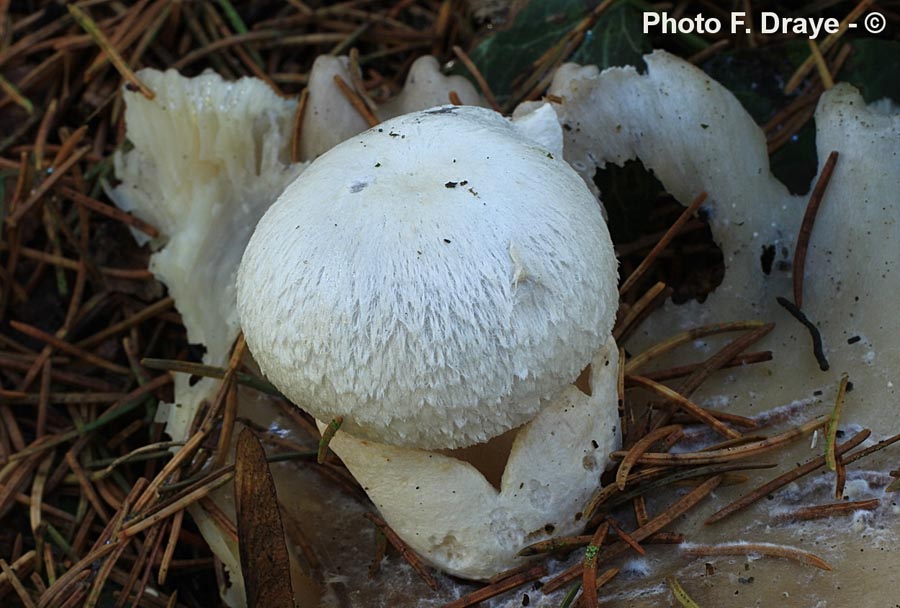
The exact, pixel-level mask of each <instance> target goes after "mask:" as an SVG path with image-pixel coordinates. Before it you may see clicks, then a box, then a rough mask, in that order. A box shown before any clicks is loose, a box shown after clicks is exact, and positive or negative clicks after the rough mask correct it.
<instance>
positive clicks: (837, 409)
mask: <svg viewBox="0 0 900 608" xmlns="http://www.w3.org/2000/svg"><path fill="white" fill-rule="evenodd" d="M849 381H850V377H849V376H848V375H847V374H843V375H842V376H841V383H840V384H839V385H838V391H837V397H835V399H834V408H833V409H832V410H831V415H830V416H829V417H828V424H826V425H825V463H826V464H827V465H828V470H829V471H836V470H837V466H838V465H837V456H836V455H835V453H834V448H835V445H836V440H837V430H838V420H839V419H840V417H841V410H842V409H843V407H844V396H845V395H846V394H847V385H848V384H849Z"/></svg>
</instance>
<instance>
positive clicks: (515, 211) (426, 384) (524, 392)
mask: <svg viewBox="0 0 900 608" xmlns="http://www.w3.org/2000/svg"><path fill="white" fill-rule="evenodd" d="M546 120H547V121H549V122H548V124H551V125H555V128H556V130H557V131H559V130H560V127H559V125H558V123H557V122H556V119H555V115H554V114H553V112H552V110H548V111H547V112H546ZM534 130H535V129H534V125H533V121H529V128H528V132H531V131H534ZM616 304H617V293H616V260H615V255H614V253H613V249H612V243H611V241H610V238H609V234H608V232H607V229H606V224H605V222H604V220H603V217H602V214H601V211H600V207H599V205H598V203H597V201H596V199H595V198H594V196H593V195H591V193H590V192H589V191H588V189H587V187H586V186H585V184H584V182H583V181H582V180H581V179H580V178H579V177H578V175H577V174H576V173H575V171H573V170H572V169H571V168H570V167H569V166H568V165H567V164H566V163H565V162H564V161H563V160H562V159H561V155H560V154H559V150H553V151H551V150H548V149H547V148H545V147H543V146H541V145H539V144H537V143H536V142H535V141H534V140H532V139H529V138H527V137H526V136H524V135H523V134H522V132H521V131H520V130H519V129H518V128H517V127H516V125H515V124H514V123H511V122H510V121H508V120H507V119H505V118H503V117H502V116H500V115H499V114H497V113H495V112H492V111H490V110H485V109H482V108H475V107H456V106H442V107H438V108H433V109H431V110H426V111H423V112H416V113H412V114H408V115H405V116H401V117H399V118H396V119H393V120H390V121H388V122H385V123H382V124H381V125H380V126H378V127H375V128H372V129H370V130H368V131H366V132H365V133H362V134H360V135H358V136H356V137H352V138H351V139H349V140H347V141H346V142H344V143H342V144H340V145H338V146H337V147H335V148H333V149H332V150H330V151H329V152H327V153H326V154H324V155H323V156H321V157H320V158H319V159H317V160H316V161H315V162H314V163H313V164H312V165H310V166H309V168H307V169H306V171H304V172H303V174H302V175H301V176H300V177H299V178H298V179H297V180H296V181H294V182H293V183H292V184H291V185H290V186H288V188H287V189H286V190H285V192H284V193H283V194H282V196H281V197H280V198H279V199H278V201H277V202H276V203H275V204H274V205H273V206H272V207H271V208H270V209H269V210H268V211H267V213H266V214H265V216H264V217H263V219H262V220H261V221H260V223H259V224H258V225H257V227H256V231H255V232H254V234H253V236H252V238H251V240H250V243H249V244H248V246H247V249H246V251H245V252H244V257H243V259H242V261H241V267H240V271H239V274H238V309H239V312H240V315H241V324H242V327H243V330H244V334H245V336H246V338H247V343H248V345H249V347H250V349H251V351H252V352H253V354H254V357H255V358H256V361H257V362H258V363H259V365H260V368H261V369H262V371H263V372H264V373H265V374H266V375H267V376H268V377H269V379H270V380H271V381H272V382H273V383H274V384H275V385H276V386H277V387H278V388H279V389H280V390H281V391H282V392H284V394H285V395H286V396H287V397H289V398H290V399H291V400H292V401H294V402H295V403H297V404H301V405H302V407H304V408H305V409H307V410H308V411H309V412H310V413H311V414H313V415H314V416H315V417H316V418H318V419H319V420H324V421H328V420H330V419H332V418H334V417H335V416H343V417H344V423H343V430H344V431H346V432H349V433H350V434H352V435H354V436H356V437H358V438H360V439H366V440H369V441H375V442H383V443H388V444H391V445H396V446H403V447H417V448H427V449H439V448H457V447H464V446H467V445H472V444H475V443H480V442H483V441H486V440H488V439H490V438H492V437H495V436H497V435H500V434H501V433H503V432H505V431H508V430H510V429H513V428H516V427H518V426H520V425H522V424H524V423H526V422H528V421H529V420H531V419H532V418H534V416H535V415H536V414H537V413H538V412H539V411H540V410H541V409H542V408H543V407H545V406H546V405H548V404H549V403H550V402H551V401H552V400H553V399H554V398H555V397H556V396H557V395H559V394H560V392H561V391H562V390H563V389H564V388H565V387H566V386H567V385H569V384H571V383H572V382H573V381H574V380H575V379H576V378H577V377H578V375H579V373H580V372H581V371H582V370H583V369H584V368H585V367H586V366H587V365H588V364H589V363H590V361H591V359H592V357H593V356H594V355H595V354H596V353H597V352H598V350H599V349H600V348H601V347H602V346H603V344H604V342H605V341H606V338H607V337H608V336H609V335H610V330H611V327H612V324H613V320H614V317H615V312H616Z"/></svg>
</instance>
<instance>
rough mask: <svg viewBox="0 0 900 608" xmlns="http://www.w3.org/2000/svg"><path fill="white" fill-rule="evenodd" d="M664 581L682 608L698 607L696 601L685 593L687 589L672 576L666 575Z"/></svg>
mask: <svg viewBox="0 0 900 608" xmlns="http://www.w3.org/2000/svg"><path fill="white" fill-rule="evenodd" d="M666 582H667V583H668V584H669V589H671V591H672V595H673V596H675V599H676V600H678V603H679V604H681V605H682V606H683V608H700V606H699V605H698V604H697V602H695V601H694V600H692V599H691V596H689V595H688V594H687V591H685V590H684V588H683V587H682V586H681V585H680V584H679V583H678V581H677V580H676V579H675V577H674V576H667V577H666Z"/></svg>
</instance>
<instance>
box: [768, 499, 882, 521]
mask: <svg viewBox="0 0 900 608" xmlns="http://www.w3.org/2000/svg"><path fill="white" fill-rule="evenodd" d="M880 504H881V501H880V500H878V499H877V498H870V499H868V500H856V501H853V502H847V501H840V502H832V503H829V504H826V505H815V506H814V507H804V508H802V509H795V510H793V511H788V512H786V513H779V514H778V515H777V516H776V517H775V519H776V520H777V521H784V522H791V521H810V520H812V519H822V518H825V517H833V516H835V515H846V514H848V513H854V512H856V511H874V510H875V509H877V508H878V505H880Z"/></svg>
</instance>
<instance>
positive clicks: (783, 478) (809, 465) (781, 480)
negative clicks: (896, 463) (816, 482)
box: [703, 429, 871, 525]
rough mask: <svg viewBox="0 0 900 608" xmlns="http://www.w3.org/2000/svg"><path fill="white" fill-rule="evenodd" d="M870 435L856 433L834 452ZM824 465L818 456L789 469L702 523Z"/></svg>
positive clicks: (752, 501) (734, 511)
mask: <svg viewBox="0 0 900 608" xmlns="http://www.w3.org/2000/svg"><path fill="white" fill-rule="evenodd" d="M870 434H871V431H869V430H868V429H866V430H864V431H860V432H859V433H857V434H856V435H854V436H853V437H851V438H850V439H848V440H847V441H846V442H844V443H842V444H841V445H840V446H838V447H837V448H836V449H835V452H836V453H837V454H838V455H840V454H843V453H844V452H846V451H847V450H850V449H852V448H854V447H856V446H858V445H859V444H860V443H862V442H863V441H865V440H866V439H868V437H869V435H870ZM824 464H825V457H824V456H819V457H818V458H813V459H812V460H809V461H807V462H806V463H804V464H802V465H800V466H799V467H796V468H794V469H791V470H790V471H788V472H786V473H784V474H782V475H779V476H778V477H776V478H775V479H773V480H771V481H769V482H767V483H764V484H763V485H761V486H760V487H758V488H756V489H755V490H753V491H752V492H750V493H749V494H747V495H746V496H743V497H741V498H739V499H738V500H736V501H734V502H732V503H731V504H729V505H726V506H724V507H722V508H721V509H719V510H718V511H716V512H715V513H713V514H712V515H710V516H709V517H708V518H707V519H706V521H705V522H703V523H704V524H706V525H709V524H712V523H715V522H717V521H719V520H720V519H724V518H726V517H728V516H729V515H731V514H733V513H736V512H737V511H740V510H741V509H744V508H746V507H749V506H750V505H752V504H753V503H754V502H756V501H757V500H759V499H760V498H762V497H763V496H768V495H769V494H771V493H772V492H774V491H776V490H778V489H780V488H783V487H784V486H786V485H788V484H789V483H791V482H793V481H796V480H797V479H799V478H801V477H803V476H804V475H806V474H807V473H810V472H812V471H815V470H816V469H818V468H819V467H821V466H822V465H824Z"/></svg>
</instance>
